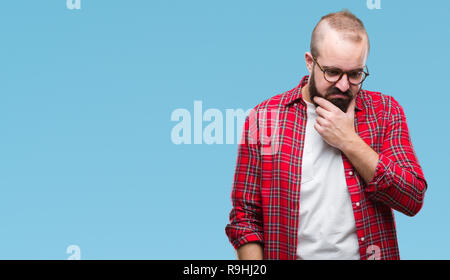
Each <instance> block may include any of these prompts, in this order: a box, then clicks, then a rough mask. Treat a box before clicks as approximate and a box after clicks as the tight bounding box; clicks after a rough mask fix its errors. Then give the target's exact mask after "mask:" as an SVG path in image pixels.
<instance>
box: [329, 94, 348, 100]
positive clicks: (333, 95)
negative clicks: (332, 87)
mask: <svg viewBox="0 0 450 280" xmlns="http://www.w3.org/2000/svg"><path fill="white" fill-rule="evenodd" d="M330 98H340V99H347V98H348V96H347V95H344V94H340V93H333V94H331V95H330Z"/></svg>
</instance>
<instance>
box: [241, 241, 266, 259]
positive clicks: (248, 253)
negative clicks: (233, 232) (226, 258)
mask: <svg viewBox="0 0 450 280" xmlns="http://www.w3.org/2000/svg"><path fill="white" fill-rule="evenodd" d="M236 253H237V257H238V259H239V260H262V259H263V258H264V252H263V247H262V245H261V244H260V243H258V242H251V243H247V244H245V245H242V246H241V247H239V248H238V249H237V252H236Z"/></svg>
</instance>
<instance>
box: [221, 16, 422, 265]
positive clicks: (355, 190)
mask: <svg viewBox="0 0 450 280" xmlns="http://www.w3.org/2000/svg"><path fill="white" fill-rule="evenodd" d="M368 54H369V37H368V34H367V32H366V29H365V27H364V25H363V23H362V22H361V20H360V19H358V18H357V17H356V16H355V15H353V14H352V13H351V12H349V11H348V10H344V11H341V12H337V13H332V14H328V15H326V16H324V17H322V18H321V20H320V21H319V22H318V24H317V25H316V27H315V28H314V30H313V33H312V36H311V49H310V52H307V53H306V54H305V60H306V66H307V68H308V71H309V73H310V75H307V76H305V77H303V79H302V80H301V82H300V84H299V85H298V86H297V87H296V88H294V89H292V90H290V91H287V92H284V93H281V94H278V95H276V96H274V97H272V98H270V99H268V100H266V101H264V102H262V103H260V104H259V105H257V106H256V107H255V108H254V110H253V112H252V113H251V114H250V115H249V116H248V117H247V118H246V121H245V125H244V129H243V137H242V139H244V141H241V143H240V144H239V146H238V158H237V165H236V171H235V176H234V182H233V187H232V192H231V199H232V205H233V207H232V209H231V212H230V223H229V224H228V225H227V226H226V228H225V232H226V234H227V236H228V238H229V240H230V242H231V244H232V245H233V247H234V248H235V249H236V250H237V256H238V258H239V259H290V260H302V259H358V260H359V259H361V260H365V259H383V260H387V259H399V258H400V255H399V249H398V243H397V235H396V229H395V222H394V213H393V210H397V211H399V212H401V213H404V214H406V215H408V216H414V215H416V214H417V213H418V212H419V210H420V209H421V208H422V205H423V201H424V194H425V191H426V189H427V183H426V181H425V178H424V175H423V172H422V169H421V167H420V165H419V162H418V159H417V157H416V154H415V151H414V148H413V145H412V143H411V139H410V135H409V132H408V127H407V123H406V119H405V114H404V112H403V108H402V107H401V106H400V105H399V103H398V102H397V101H396V100H395V99H394V98H393V97H391V96H388V95H384V94H382V93H380V92H373V91H368V90H364V89H362V84H363V82H364V80H365V79H366V78H367V76H368V75H369V71H368V68H367V66H366V61H367V57H368ZM269 115H270V116H269ZM274 116H275V117H274ZM270 121H271V122H272V124H273V123H276V125H275V126H274V125H272V126H270V125H269V126H268V125H267V123H268V122H270ZM268 127H269V130H271V132H270V133H269V135H268V136H269V138H270V139H272V140H270V141H269V144H267V143H265V142H267V141H263V140H264V139H265V138H264V137H261V135H266V134H267V131H266V130H267V128H268ZM274 127H276V128H274ZM273 135H276V137H275V138H274V137H273ZM255 139H256V141H251V140H255ZM266 140H267V139H266ZM267 145H269V152H267Z"/></svg>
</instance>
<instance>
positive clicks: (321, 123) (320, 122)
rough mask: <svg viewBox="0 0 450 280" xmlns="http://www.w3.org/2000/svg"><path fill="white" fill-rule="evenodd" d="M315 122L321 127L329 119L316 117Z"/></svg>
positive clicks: (326, 123)
mask: <svg viewBox="0 0 450 280" xmlns="http://www.w3.org/2000/svg"><path fill="white" fill-rule="evenodd" d="M316 122H317V123H318V124H319V125H320V126H322V127H325V126H328V124H329V121H327V120H326V119H324V118H322V117H317V118H316Z"/></svg>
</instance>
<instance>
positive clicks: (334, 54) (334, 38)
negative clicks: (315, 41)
mask: <svg viewBox="0 0 450 280" xmlns="http://www.w3.org/2000/svg"><path fill="white" fill-rule="evenodd" d="M367 52H368V48H367V41H366V40H362V41H360V42H354V41H351V40H348V39H345V38H344V37H343V36H342V34H339V33H338V32H336V31H334V30H328V31H327V33H326V36H324V38H323V40H322V42H321V43H320V47H319V54H320V55H319V57H317V58H316V59H317V62H318V63H319V64H320V65H321V66H322V68H337V69H341V70H342V71H351V70H355V69H361V68H364V66H365V63H366V59H367ZM311 65H312V66H311V70H310V73H311V75H310V79H309V95H310V100H311V102H313V103H314V104H315V105H316V106H318V105H317V104H316V103H315V102H314V99H313V98H314V96H319V97H323V98H325V99H327V100H328V101H330V102H331V103H333V104H334V105H336V106H337V107H338V108H340V109H341V110H342V111H344V112H346V111H347V108H348V106H349V104H350V102H351V101H352V99H353V98H354V97H355V96H356V94H357V93H358V92H359V90H360V88H361V86H360V85H352V84H350V83H349V81H348V77H347V75H343V76H342V78H341V79H340V80H339V81H337V82H336V83H330V82H328V81H327V80H325V78H324V75H323V72H322V71H321V70H320V68H319V67H318V65H316V63H314V62H312V64H311Z"/></svg>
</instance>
